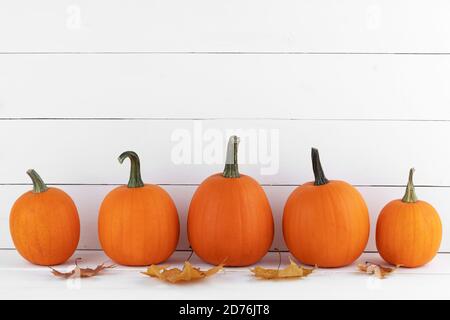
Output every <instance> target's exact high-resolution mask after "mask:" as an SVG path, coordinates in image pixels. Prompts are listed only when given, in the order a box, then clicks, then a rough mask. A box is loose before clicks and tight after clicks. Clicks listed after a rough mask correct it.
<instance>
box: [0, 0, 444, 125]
mask: <svg viewBox="0 0 450 320" xmlns="http://www.w3.org/2000/svg"><path fill="white" fill-rule="evenodd" d="M301 2H308V1H301ZM449 7H450V5H449ZM0 21H1V17H0ZM0 23H1V22H0ZM449 25H450V22H449ZM0 30H1V27H0ZM0 32H1V31H0ZM0 39H2V38H1V36H0ZM448 41H449V40H447V42H448ZM1 45H2V44H1V42H0V46H1ZM0 70H1V72H0V118H24V117H26V118H29V117H31V118H35V117H38V118H47V117H60V118H61V117H62V118H67V117H70V118H73V117H82V118H92V117H94V118H111V117H112V118H130V117H131V118H136V117H138V118H139V117H141V118H142V117H147V118H163V119H165V118H184V119H192V118H224V117H227V118H281V119H292V118H295V119H371V120H376V119H385V120H386V119H387V120H390V119H401V120H424V119H426V120H444V119H445V120H450V108H448V105H449V104H450V92H449V90H448V88H449V87H450V55H353V54H339V55H336V54H326V55H299V54H289V55H285V54H267V55H261V54H245V55H242V54H239V55H230V54H177V55H173V54H134V53H131V54H56V55H54V54H39V55H30V54H6V55H2V56H1V57H0Z"/></svg>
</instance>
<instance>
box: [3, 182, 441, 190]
mask: <svg viewBox="0 0 450 320" xmlns="http://www.w3.org/2000/svg"><path fill="white" fill-rule="evenodd" d="M154 184H156V185H158V186H163V187H171V186H173V187H197V186H199V185H200V183H154ZM47 185H49V186H87V187H89V186H99V187H101V186H113V187H114V186H122V185H124V184H123V183H51V182H49V183H47ZM299 185H301V184H270V183H262V184H261V186H263V187H298V186H299ZM0 186H5V187H7V186H12V187H14V186H32V184H31V183H21V182H18V183H10V182H4V183H0ZM353 186H354V187H357V188H405V187H406V185H400V184H399V185H397V184H353ZM415 187H416V188H441V189H446V188H450V185H420V184H416V185H415Z"/></svg>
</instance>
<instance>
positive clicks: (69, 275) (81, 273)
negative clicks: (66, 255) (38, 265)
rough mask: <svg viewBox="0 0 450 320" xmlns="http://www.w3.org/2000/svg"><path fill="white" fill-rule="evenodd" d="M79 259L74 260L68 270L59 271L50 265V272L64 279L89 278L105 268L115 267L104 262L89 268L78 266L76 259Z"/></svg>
mask: <svg viewBox="0 0 450 320" xmlns="http://www.w3.org/2000/svg"><path fill="white" fill-rule="evenodd" d="M80 260H81V259H76V260H75V268H74V269H73V270H72V271H70V272H60V271H58V270H56V269H54V268H52V267H49V268H50V269H51V270H52V273H53V275H54V276H56V277H59V278H64V279H76V278H90V277H95V276H96V275H98V274H99V273H100V272H102V271H103V270H105V269H112V268H115V267H116V266H115V265H109V266H107V265H105V264H104V263H102V264H100V265H98V266H97V267H96V268H95V269H91V268H80V266H79V265H78V261H80Z"/></svg>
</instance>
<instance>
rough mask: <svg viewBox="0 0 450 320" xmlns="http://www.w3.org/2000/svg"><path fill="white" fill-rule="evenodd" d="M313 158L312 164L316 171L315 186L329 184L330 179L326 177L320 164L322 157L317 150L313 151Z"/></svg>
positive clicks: (313, 149)
mask: <svg viewBox="0 0 450 320" xmlns="http://www.w3.org/2000/svg"><path fill="white" fill-rule="evenodd" d="M311 158H312V164H313V171H314V178H315V179H314V185H315V186H323V185H325V184H327V183H328V182H330V181H328V179H327V178H326V177H325V174H324V173H323V169H322V164H321V163H320V156H319V150H317V149H316V148H312V149H311Z"/></svg>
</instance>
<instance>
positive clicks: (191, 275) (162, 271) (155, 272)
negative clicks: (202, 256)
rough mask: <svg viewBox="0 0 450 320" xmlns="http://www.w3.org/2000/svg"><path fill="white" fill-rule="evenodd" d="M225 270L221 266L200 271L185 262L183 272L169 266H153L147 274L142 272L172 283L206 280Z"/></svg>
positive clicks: (145, 273)
mask: <svg viewBox="0 0 450 320" xmlns="http://www.w3.org/2000/svg"><path fill="white" fill-rule="evenodd" d="M222 269H223V265H222V264H220V265H218V266H216V267H214V268H211V269H209V270H205V271H203V270H200V269H199V268H196V267H193V266H192V264H191V263H190V262H189V261H185V262H184V266H183V270H180V269H178V268H172V269H168V267H167V266H157V265H151V266H150V267H149V268H148V269H147V271H146V272H142V274H144V275H146V276H149V277H153V278H158V279H160V280H163V281H167V282H170V283H177V282H182V281H183V282H189V281H194V280H199V279H204V278H206V277H209V276H212V275H214V274H216V273H217V272H219V271H220V270H222Z"/></svg>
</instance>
